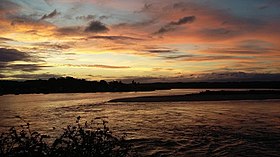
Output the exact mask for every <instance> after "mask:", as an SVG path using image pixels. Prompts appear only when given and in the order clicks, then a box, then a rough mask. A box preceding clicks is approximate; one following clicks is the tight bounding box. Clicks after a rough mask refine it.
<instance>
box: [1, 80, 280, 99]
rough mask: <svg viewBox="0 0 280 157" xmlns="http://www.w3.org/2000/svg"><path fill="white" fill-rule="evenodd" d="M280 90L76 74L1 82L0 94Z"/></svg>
mask: <svg viewBox="0 0 280 157" xmlns="http://www.w3.org/2000/svg"><path fill="white" fill-rule="evenodd" d="M194 88H197V89H221V88H225V89H280V81H272V82H269V81H267V82H266V81H256V82H172V83H138V82H134V81H132V82H131V83H123V82H121V81H111V82H106V81H104V80H101V81H87V80H85V79H76V78H73V77H61V78H50V79H48V80H28V81H8V80H7V81H5V80H2V81H0V95H4V94H34V93H44V94H48V93H94V92H131V91H154V90H168V89H194Z"/></svg>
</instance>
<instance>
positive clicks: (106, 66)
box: [64, 64, 130, 69]
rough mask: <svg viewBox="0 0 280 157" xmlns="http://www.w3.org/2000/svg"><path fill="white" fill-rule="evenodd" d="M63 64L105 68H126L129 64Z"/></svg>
mask: <svg viewBox="0 0 280 157" xmlns="http://www.w3.org/2000/svg"><path fill="white" fill-rule="evenodd" d="M64 66H70V67H89V68H105V69H127V68H130V67H129V66H113V65H102V64H93V65H92V64H64Z"/></svg>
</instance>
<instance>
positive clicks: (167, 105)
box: [0, 89, 280, 156]
mask: <svg viewBox="0 0 280 157" xmlns="http://www.w3.org/2000/svg"><path fill="white" fill-rule="evenodd" d="M198 91H201V89H177V90H163V91H151V92H127V93H73V94H72V93H67V94H28V95H4V96H0V130H1V131H4V130H6V129H8V128H10V127H11V126H16V125H20V124H21V123H22V122H21V121H20V120H19V119H18V118H16V116H21V117H23V118H24V119H25V120H26V121H28V122H30V123H31V128H32V130H37V131H40V132H41V133H48V134H51V135H53V136H55V135H56V134H57V130H62V128H63V127H65V126H66V125H68V124H71V123H74V122H75V120H76V117H77V116H81V117H82V119H83V120H91V119H94V118H96V117H101V118H102V119H104V120H107V121H108V122H109V127H110V128H111V130H112V131H113V132H114V133H116V134H121V133H126V134H127V139H128V140H130V141H131V142H132V143H133V145H134V149H135V150H136V151H137V152H138V153H139V155H140V156H280V149H279V148H280V100H264V101H213V102H205V101H204V102H203V101H201V102H156V103H109V102H107V101H108V100H111V99H114V98H122V97H134V96H148V95H170V94H187V93H193V92H198ZM53 127H55V128H56V131H54V130H53Z"/></svg>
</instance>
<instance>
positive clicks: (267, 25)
mask: <svg viewBox="0 0 280 157" xmlns="http://www.w3.org/2000/svg"><path fill="white" fill-rule="evenodd" d="M279 73H280V0H0V79H2V80H3V79H5V80H7V79H10V80H28V79H46V78H49V77H60V76H73V77H75V78H85V79H87V80H100V79H105V80H120V79H121V80H132V79H135V80H137V81H140V82H158V81H197V80H198V81H200V80H207V79H228V80H231V79H247V78H248V79H251V78H252V79H272V80H273V79H279V78H280V77H279V76H280V74H279Z"/></svg>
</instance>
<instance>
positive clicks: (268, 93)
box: [109, 90, 280, 102]
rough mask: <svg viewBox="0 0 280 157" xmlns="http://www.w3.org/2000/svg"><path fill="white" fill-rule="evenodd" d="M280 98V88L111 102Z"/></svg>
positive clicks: (126, 99)
mask: <svg viewBox="0 0 280 157" xmlns="http://www.w3.org/2000/svg"><path fill="white" fill-rule="evenodd" d="M265 99H280V90H248V91H223V90H221V91H208V90H207V91H204V92H200V93H194V94H185V95H168V96H143V97H133V98H120V99H113V100H110V101H109V102H174V101H223V100H265Z"/></svg>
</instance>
